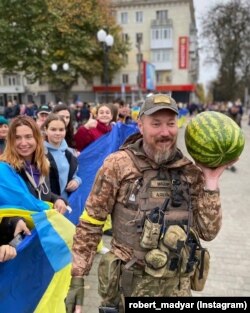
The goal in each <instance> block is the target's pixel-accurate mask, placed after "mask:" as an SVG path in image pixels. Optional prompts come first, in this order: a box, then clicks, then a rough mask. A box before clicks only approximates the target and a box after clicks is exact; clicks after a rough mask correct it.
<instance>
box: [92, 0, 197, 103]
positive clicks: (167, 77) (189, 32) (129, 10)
mask: <svg viewBox="0 0 250 313" xmlns="http://www.w3.org/2000/svg"><path fill="white" fill-rule="evenodd" d="M112 2H113V9H114V11H113V14H114V15H115V18H116V20H117V22H118V24H120V25H121V27H122V30H123V34H122V35H123V38H124V40H128V41H129V42H130V44H131V50H130V52H129V53H128V55H127V56H126V60H127V65H126V67H124V68H122V70H121V71H120V72H118V73H116V75H115V77H114V78H113V80H112V82H111V84H110V85H109V86H108V93H109V94H110V95H118V94H120V95H121V96H122V97H123V98H126V100H127V101H128V102H132V103H133V102H134V101H135V100H137V99H138V97H140V96H141V95H144V94H146V93H148V92H150V91H158V92H164V93H166V92H169V93H172V95H173V97H175V98H176V100H177V101H181V102H189V101H190V100H192V96H193V92H194V90H195V85H196V82H197V80H198V74H199V58H198V44H197V30H196V22H195V16H194V6H193V0H112ZM105 88H106V87H105V86H101V85H99V86H98V85H94V87H93V90H94V91H95V93H97V94H100V95H102V94H103V93H104V92H105V90H106V89H105Z"/></svg>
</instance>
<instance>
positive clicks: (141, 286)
mask: <svg viewBox="0 0 250 313" xmlns="http://www.w3.org/2000/svg"><path fill="white" fill-rule="evenodd" d="M116 262H120V266H113V268H114V269H115V271H116V272H115V273H114V272H113V275H111V276H110V279H111V281H110V282H109V288H108V289H107V290H108V292H107V293H106V294H105V293H104V292H101V293H100V292H99V294H100V295H101V296H102V299H103V300H102V303H101V305H102V306H119V313H123V312H124V297H184V296H185V297H187V296H191V289H190V277H165V278H158V277H153V276H151V275H149V274H147V273H145V271H144V269H143V268H142V267H138V266H136V265H135V266H132V267H130V268H129V269H125V267H124V265H123V264H122V263H121V261H120V260H117V259H116ZM100 264H101V262H100ZM100 268H101V271H100V270H99V273H98V276H99V285H100V283H101V284H102V283H103V281H104V279H103V276H104V275H105V274H104V273H107V268H106V270H105V268H104V266H103V264H102V265H101V267H100V266H99V269H100ZM118 268H119V270H117V269H118ZM105 279H107V277H105ZM101 289H102V290H103V288H101ZM112 289H113V290H112ZM99 291H100V286H99Z"/></svg>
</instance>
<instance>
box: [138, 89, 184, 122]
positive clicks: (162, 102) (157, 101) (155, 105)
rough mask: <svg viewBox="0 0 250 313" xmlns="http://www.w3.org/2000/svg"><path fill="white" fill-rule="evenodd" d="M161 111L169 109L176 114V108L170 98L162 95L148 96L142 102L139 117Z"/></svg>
mask: <svg viewBox="0 0 250 313" xmlns="http://www.w3.org/2000/svg"><path fill="white" fill-rule="evenodd" d="M163 109H169V110H172V111H173V112H175V113H176V114H178V106H177V104H176V101H175V100H174V99H173V98H172V97H171V96H169V95H164V94H156V95H150V96H148V97H147V98H146V99H145V101H144V102H143V104H142V106H141V110H140V114H139V117H141V116H142V115H143V114H145V115H151V114H153V113H155V112H157V111H159V110H163Z"/></svg>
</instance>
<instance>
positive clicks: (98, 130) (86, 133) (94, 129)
mask: <svg viewBox="0 0 250 313" xmlns="http://www.w3.org/2000/svg"><path fill="white" fill-rule="evenodd" d="M112 120H113V108H112V106H111V105H109V104H102V105H100V106H99V107H98V108H97V112H96V119H94V118H93V117H92V115H91V116H90V118H89V120H88V121H87V123H86V124H84V125H82V126H80V127H79V128H78V130H77V132H76V134H75V136H74V138H75V144H76V148H77V150H78V151H80V152H81V151H82V150H83V149H84V148H85V147H87V146H88V145H89V144H90V143H92V142H93V141H95V140H96V139H98V138H99V137H101V136H102V135H105V134H106V133H108V132H110V131H111V129H112V126H111V121H112Z"/></svg>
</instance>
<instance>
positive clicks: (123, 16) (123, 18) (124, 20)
mask: <svg viewBox="0 0 250 313" xmlns="http://www.w3.org/2000/svg"><path fill="white" fill-rule="evenodd" d="M121 24H128V12H121Z"/></svg>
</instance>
